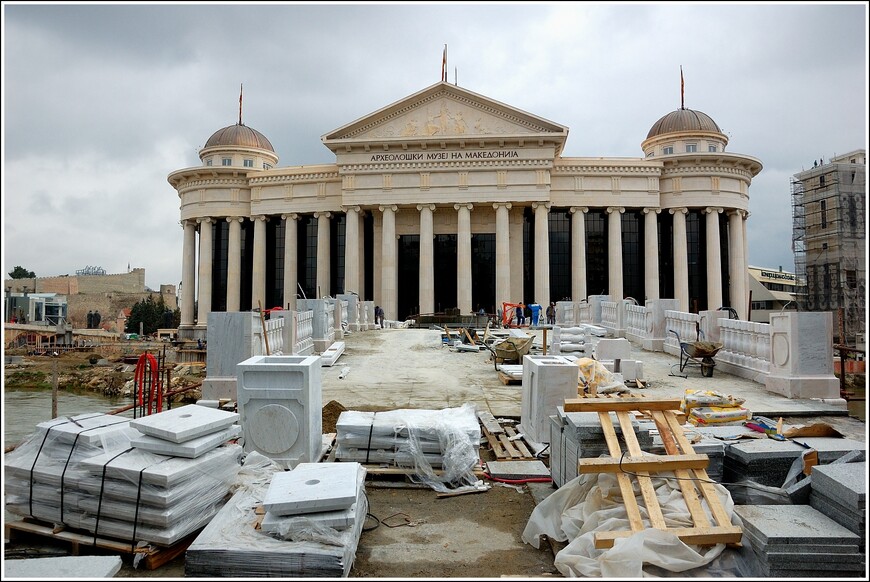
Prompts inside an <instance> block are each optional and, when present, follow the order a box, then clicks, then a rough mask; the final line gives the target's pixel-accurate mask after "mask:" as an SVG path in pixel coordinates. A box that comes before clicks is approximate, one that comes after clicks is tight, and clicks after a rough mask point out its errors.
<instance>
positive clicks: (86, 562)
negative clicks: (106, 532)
mask: <svg viewBox="0 0 870 582" xmlns="http://www.w3.org/2000/svg"><path fill="white" fill-rule="evenodd" d="M3 570H4V574H5V575H6V576H9V577H10V578H36V579H39V580H53V579H55V578H112V577H113V576H114V575H115V574H117V573H118V572H119V571H120V570H121V556H59V557H54V558H27V559H25V560H3Z"/></svg>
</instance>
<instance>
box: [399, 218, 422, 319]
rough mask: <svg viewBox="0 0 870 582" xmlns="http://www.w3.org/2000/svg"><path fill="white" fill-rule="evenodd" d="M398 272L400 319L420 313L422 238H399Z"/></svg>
mask: <svg viewBox="0 0 870 582" xmlns="http://www.w3.org/2000/svg"><path fill="white" fill-rule="evenodd" d="M397 270H398V276H399V289H398V292H399V296H398V319H399V321H403V320H405V319H406V318H407V317H408V316H409V315H416V314H418V313H420V304H419V303H418V302H419V300H420V236H419V235H416V234H413V235H402V236H400V237H399V244H398V259H397Z"/></svg>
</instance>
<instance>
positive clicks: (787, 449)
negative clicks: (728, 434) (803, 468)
mask: <svg viewBox="0 0 870 582" xmlns="http://www.w3.org/2000/svg"><path fill="white" fill-rule="evenodd" d="M805 450H806V449H804V448H803V447H802V446H800V445H798V444H796V443H793V442H789V441H776V440H773V439H752V440H746V441H744V440H741V441H740V442H737V443H734V444H731V445H729V446H728V449H726V451H725V456H726V457H731V458H733V459H736V460H737V461H740V462H742V463H750V462H753V461H768V460H781V459H789V461H787V462H788V464H791V461H793V460H794V459H796V458H797V457H800V456H801V455H802V454H803V452H804V451H805Z"/></svg>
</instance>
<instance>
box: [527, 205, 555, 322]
mask: <svg viewBox="0 0 870 582" xmlns="http://www.w3.org/2000/svg"><path fill="white" fill-rule="evenodd" d="M532 208H533V209H534V211H535V296H534V297H532V298H531V299H532V301H535V302H536V303H539V304H541V305H549V304H550V225H549V222H548V218H549V214H550V204H549V203H548V202H532ZM526 299H527V300H528V298H526Z"/></svg>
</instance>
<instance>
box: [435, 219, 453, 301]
mask: <svg viewBox="0 0 870 582" xmlns="http://www.w3.org/2000/svg"><path fill="white" fill-rule="evenodd" d="M456 252H457V251H456V235H455V234H436V235H435V240H434V241H433V249H432V254H433V256H432V262H433V266H434V271H435V312H436V313H443V312H444V311H445V310H447V309H453V308H455V307H456V306H457V305H458V301H457V293H456V285H457V280H456Z"/></svg>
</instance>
